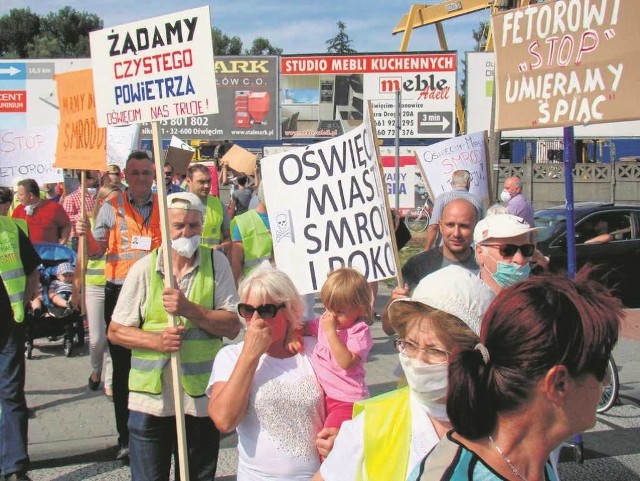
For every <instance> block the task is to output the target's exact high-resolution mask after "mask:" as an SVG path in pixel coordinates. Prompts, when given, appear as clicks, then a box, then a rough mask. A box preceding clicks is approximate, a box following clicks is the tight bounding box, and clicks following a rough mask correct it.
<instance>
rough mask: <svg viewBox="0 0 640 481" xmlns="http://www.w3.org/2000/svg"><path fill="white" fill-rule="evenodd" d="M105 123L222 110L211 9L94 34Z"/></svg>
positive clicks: (97, 89) (97, 96)
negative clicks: (218, 91) (219, 107)
mask: <svg viewBox="0 0 640 481" xmlns="http://www.w3.org/2000/svg"><path fill="white" fill-rule="evenodd" d="M89 40H90V43H91V61H92V64H93V82H94V90H95V99H96V112H97V118H98V125H99V126H100V127H107V126H115V125H123V124H132V123H141V122H151V121H160V120H165V119H173V118H179V117H193V116H196V115H206V114H216V113H218V96H217V91H216V81H215V75H214V64H213V44H212V40H211V20H210V15H209V7H208V6H206V7H199V8H193V9H191V10H184V11H182V12H177V13H172V14H170V15H164V16H160V17H154V18H150V19H147V20H143V21H139V22H133V23H127V24H124V25H118V26H116V27H111V28H105V29H103V30H97V31H95V32H91V33H90V34H89Z"/></svg>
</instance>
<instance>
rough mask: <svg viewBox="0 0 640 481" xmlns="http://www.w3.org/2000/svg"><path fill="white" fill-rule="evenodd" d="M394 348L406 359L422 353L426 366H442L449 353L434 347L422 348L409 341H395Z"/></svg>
mask: <svg viewBox="0 0 640 481" xmlns="http://www.w3.org/2000/svg"><path fill="white" fill-rule="evenodd" d="M393 344H394V346H395V347H396V349H397V350H398V352H399V353H400V354H402V355H403V356H407V357H416V356H417V355H418V353H420V352H422V353H424V356H425V360H426V362H427V364H444V363H445V362H447V361H448V360H449V352H447V351H443V350H442V349H437V348H435V347H427V348H422V347H419V346H418V345H416V344H414V343H413V342H411V341H405V340H404V339H396V340H395V341H394V342H393Z"/></svg>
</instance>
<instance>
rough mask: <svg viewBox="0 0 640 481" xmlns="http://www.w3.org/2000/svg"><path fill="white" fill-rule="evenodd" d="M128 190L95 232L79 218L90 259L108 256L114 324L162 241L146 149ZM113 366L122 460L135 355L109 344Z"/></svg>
mask: <svg viewBox="0 0 640 481" xmlns="http://www.w3.org/2000/svg"><path fill="white" fill-rule="evenodd" d="M124 175H125V179H126V180H127V184H128V186H129V187H128V188H127V190H126V191H125V192H124V193H123V194H121V195H119V196H117V197H116V198H115V199H113V200H110V201H109V202H106V203H105V204H103V206H102V207H101V208H100V210H99V211H98V215H97V217H96V220H95V224H94V227H93V232H92V231H91V230H90V229H89V223H88V222H85V221H82V220H79V221H78V222H77V223H76V232H77V233H78V235H79V236H81V235H86V237H87V247H88V249H87V250H88V254H89V257H90V258H92V259H99V258H100V257H101V256H102V255H104V254H105V252H106V258H105V269H104V274H105V278H106V281H107V282H106V285H105V289H104V319H105V322H106V324H107V326H109V323H110V322H111V314H112V313H113V309H114V308H115V305H116V302H117V301H118V296H119V295H120V289H121V288H122V284H123V283H124V279H125V277H127V273H128V272H129V270H130V269H131V267H132V266H133V264H134V263H135V262H136V261H137V260H139V259H141V258H142V257H144V256H146V255H147V254H148V253H149V252H151V251H152V250H153V249H155V248H157V247H158V246H159V245H160V243H161V233H160V214H159V211H158V198H157V195H155V194H153V193H152V192H151V187H152V185H153V178H154V176H155V171H154V167H153V161H152V160H151V159H150V158H149V154H147V153H146V152H144V151H134V152H132V153H131V154H129V158H128V159H127V163H126V167H125V170H124ZM109 352H110V354H111V363H112V366H113V378H112V388H113V407H114V411H115V417H116V428H117V430H118V444H119V446H120V449H119V450H118V453H117V455H116V458H117V459H126V458H127V457H128V456H129V447H128V446H129V430H128V428H127V421H128V418H129V410H128V408H127V405H128V397H129V388H128V384H127V381H128V375H129V369H130V368H131V351H129V349H126V348H124V347H121V346H118V345H114V344H111V343H109Z"/></svg>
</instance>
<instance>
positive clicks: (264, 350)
mask: <svg viewBox="0 0 640 481" xmlns="http://www.w3.org/2000/svg"><path fill="white" fill-rule="evenodd" d="M238 294H239V298H240V301H241V302H240V303H239V304H238V313H239V314H240V316H242V317H243V318H244V320H245V322H246V324H247V330H246V333H245V336H244V341H243V342H241V343H239V344H235V345H230V346H226V347H224V348H223V349H221V350H220V352H219V353H218V355H217V356H216V359H215V362H214V365H213V371H212V373H211V378H210V380H209V387H208V388H207V394H208V395H209V397H210V400H209V416H210V417H211V419H212V420H213V421H214V423H215V424H216V426H217V428H218V429H219V430H220V431H222V432H231V431H233V430H234V429H235V430H236V431H237V434H238V451H239V463H238V481H247V480H251V481H254V480H255V481H258V480H263V479H277V480H281V481H285V480H287V481H288V480H291V481H294V480H295V481H303V480H309V479H310V478H311V476H313V473H315V472H316V470H317V469H318V466H319V464H320V457H319V454H318V450H317V449H316V446H315V441H316V436H317V434H318V432H319V431H320V429H321V428H322V422H323V420H324V405H323V393H322V389H321V388H320V385H319V384H318V381H317V380H316V376H315V374H314V372H313V369H312V367H311V362H310V360H309V357H308V356H307V355H306V354H304V353H311V352H312V351H313V347H314V345H313V339H312V338H308V337H305V338H304V343H305V346H304V353H300V354H293V353H291V352H289V351H288V350H287V346H286V340H287V333H288V332H289V331H290V330H293V329H298V328H301V327H302V313H303V302H302V299H301V297H300V295H299V293H298V290H297V289H296V287H295V285H294V284H293V282H292V281H291V279H289V277H288V276H287V275H286V274H285V273H283V272H281V271H279V270H277V269H274V268H272V267H259V268H257V269H254V270H253V271H252V272H251V273H250V274H249V275H248V276H246V277H245V278H244V279H243V280H242V282H241V283H240V286H239V289H238Z"/></svg>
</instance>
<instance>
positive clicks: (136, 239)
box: [131, 208, 153, 252]
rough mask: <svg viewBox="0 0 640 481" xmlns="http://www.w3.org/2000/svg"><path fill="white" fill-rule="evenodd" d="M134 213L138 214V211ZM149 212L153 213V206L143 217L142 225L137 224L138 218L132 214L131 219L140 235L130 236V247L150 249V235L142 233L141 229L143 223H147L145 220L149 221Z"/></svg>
mask: <svg viewBox="0 0 640 481" xmlns="http://www.w3.org/2000/svg"><path fill="white" fill-rule="evenodd" d="M134 210H135V209H134ZM136 213H137V214H138V215H140V213H139V212H137V211H136ZM151 214H153V208H152V209H151V211H150V212H149V215H148V216H147V218H146V219H143V221H142V225H140V224H138V219H137V218H136V216H135V215H134V216H133V221H134V222H135V223H136V227H137V228H138V232H139V234H140V235H134V236H132V237H131V248H132V249H135V250H140V251H147V252H149V251H150V250H151V237H150V236H145V235H142V229H143V228H144V226H145V225H147V222H149V219H150V218H151ZM141 217H142V216H141Z"/></svg>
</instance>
